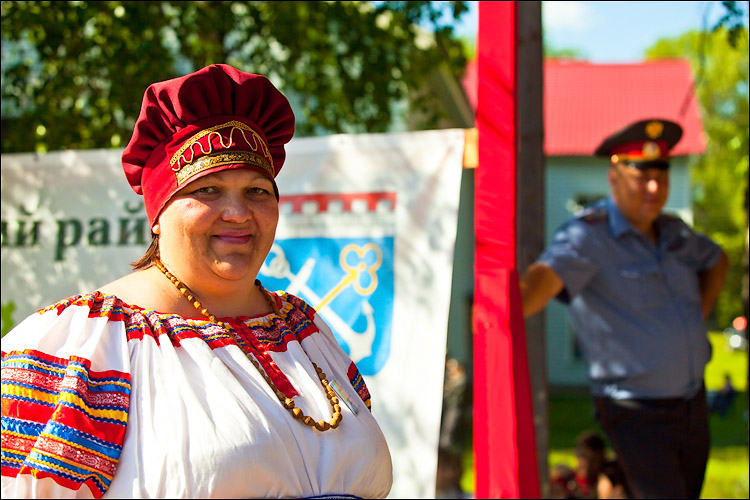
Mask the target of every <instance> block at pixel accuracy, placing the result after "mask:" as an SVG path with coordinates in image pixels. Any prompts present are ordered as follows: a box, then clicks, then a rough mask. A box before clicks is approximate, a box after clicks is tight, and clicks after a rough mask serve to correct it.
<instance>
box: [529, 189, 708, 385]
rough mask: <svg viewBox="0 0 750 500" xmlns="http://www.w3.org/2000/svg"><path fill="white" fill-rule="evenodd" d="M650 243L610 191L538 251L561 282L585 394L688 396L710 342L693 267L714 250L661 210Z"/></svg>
mask: <svg viewBox="0 0 750 500" xmlns="http://www.w3.org/2000/svg"><path fill="white" fill-rule="evenodd" d="M656 225H657V230H658V233H657V234H658V235H659V242H658V244H657V245H655V244H653V243H652V242H651V241H649V240H648V239H647V238H646V237H645V236H644V235H643V234H642V233H640V232H639V231H637V230H636V229H635V228H634V227H633V226H632V225H631V224H630V223H629V222H628V220H627V219H626V218H625V217H624V215H623V214H622V213H621V212H620V211H619V209H618V208H617V205H616V204H615V203H614V200H613V199H612V198H611V197H610V198H608V199H606V200H602V201H601V202H599V203H597V204H595V205H593V206H592V207H590V208H589V209H586V210H584V211H583V212H582V213H581V214H580V215H578V216H577V217H576V218H574V219H572V220H570V221H568V222H566V223H565V224H563V225H562V226H561V227H560V228H559V229H558V230H557V231H556V233H555V235H554V238H553V241H552V242H551V243H550V245H549V246H548V247H547V248H546V249H545V251H544V253H543V254H542V256H541V257H540V258H539V260H540V261H541V262H544V263H546V264H548V265H549V266H550V267H551V268H552V269H554V270H555V272H557V274H558V275H559V276H560V278H562V280H563V282H564V283H565V288H564V290H563V291H562V292H561V293H560V295H559V296H558V299H560V300H561V301H563V302H566V303H568V304H569V311H570V318H571V322H572V325H573V329H574V331H575V332H576V335H578V338H579V340H580V344H581V347H582V350H583V354H584V357H585V359H586V361H587V363H588V366H589V377H590V379H591V383H592V386H591V390H592V393H593V394H594V395H597V396H608V397H612V398H615V399H629V398H689V397H691V396H693V395H694V394H695V393H696V392H697V391H698V390H699V389H700V388H701V386H702V385H703V371H704V368H705V365H706V363H708V361H709V359H710V358H711V346H710V344H709V342H708V338H707V335H706V328H705V326H704V323H703V319H702V313H701V304H700V289H699V285H698V273H700V272H701V271H704V270H706V269H708V268H710V267H712V266H714V265H715V264H716V263H717V262H718V260H719V258H720V255H721V249H720V248H719V246H718V245H716V244H715V243H714V242H713V241H711V240H710V239H709V238H707V237H706V236H704V235H701V234H699V233H696V232H695V231H693V230H692V229H690V228H689V227H688V226H687V225H686V224H685V223H684V222H683V221H682V220H681V219H679V218H677V217H674V216H671V215H666V214H664V215H661V216H660V217H659V218H658V219H657V221H656Z"/></svg>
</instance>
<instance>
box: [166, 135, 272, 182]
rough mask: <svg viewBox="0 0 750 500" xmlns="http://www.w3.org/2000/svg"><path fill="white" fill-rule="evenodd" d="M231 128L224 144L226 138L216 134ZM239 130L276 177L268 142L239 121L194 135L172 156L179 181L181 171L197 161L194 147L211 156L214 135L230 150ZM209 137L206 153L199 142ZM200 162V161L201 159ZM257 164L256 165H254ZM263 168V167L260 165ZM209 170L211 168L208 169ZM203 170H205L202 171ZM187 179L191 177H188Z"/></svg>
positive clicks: (173, 166) (171, 164)
mask: <svg viewBox="0 0 750 500" xmlns="http://www.w3.org/2000/svg"><path fill="white" fill-rule="evenodd" d="M229 127H231V130H230V131H229V144H224V137H223V136H222V135H221V134H219V133H218V132H216V131H217V130H221V129H225V128H229ZM235 130H239V131H240V134H242V138H243V139H244V140H245V143H246V144H247V145H248V146H250V149H251V150H252V151H253V152H255V153H254V154H255V155H256V156H259V155H262V157H264V159H265V164H267V165H270V171H269V173H270V174H271V177H272V178H273V177H275V175H274V172H275V171H274V168H273V157H272V156H271V153H270V152H269V151H268V145H267V144H266V141H264V140H263V138H262V137H261V136H260V135H259V134H258V133H257V132H256V131H255V130H253V129H252V127H250V126H248V125H246V124H244V123H242V122H240V121H237V120H232V121H229V122H226V123H222V124H221V125H214V126H213V127H209V128H207V129H203V130H201V131H200V132H198V133H197V134H195V135H193V136H192V137H191V138H190V139H188V140H187V141H185V143H184V144H183V145H182V147H180V149H178V150H177V152H176V153H175V154H174V155H173V156H172V159H171V160H170V161H169V165H170V166H171V167H172V170H173V171H175V172H177V174H178V179H179V173H180V171H181V170H182V169H183V168H185V167H187V166H188V165H190V164H192V163H193V161H194V160H195V156H196V153H195V150H194V149H193V146H195V145H196V144H198V146H199V147H200V150H201V151H200V154H202V155H210V154H211V153H213V143H212V142H211V135H212V134H214V135H216V136H217V137H218V138H219V144H221V147H223V148H224V149H229V148H230V147H232V145H234V142H233V140H232V137H233V135H234V131H235ZM245 131H247V132H250V133H251V134H252V138H253V139H254V140H253V141H252V142H251V141H250V140H248V138H247V136H246V135H245ZM207 135H208V136H209V137H208V151H206V150H205V149H204V148H203V143H201V142H199V141H200V140H201V139H202V138H203V137H205V136H207ZM186 151H189V152H190V157H189V158H188V157H186V155H185V152H186ZM199 161H200V159H199ZM253 164H255V163H253ZM258 166H263V165H258ZM207 168H209V167H207ZM263 168H264V169H266V170H268V169H267V168H266V167H265V166H263ZM202 170H205V168H204V169H202ZM187 177H190V175H188V176H187ZM187 177H186V178H187ZM178 184H179V181H178Z"/></svg>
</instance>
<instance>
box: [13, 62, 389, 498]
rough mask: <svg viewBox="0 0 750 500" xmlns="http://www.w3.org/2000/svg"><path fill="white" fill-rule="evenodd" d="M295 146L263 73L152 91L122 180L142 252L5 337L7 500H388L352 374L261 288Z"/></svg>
mask: <svg viewBox="0 0 750 500" xmlns="http://www.w3.org/2000/svg"><path fill="white" fill-rule="evenodd" d="M293 133H294V115H293V113H292V110H291V107H290V106H289V103H288V101H287V99H286V98H285V97H284V96H283V95H282V94H281V93H280V92H279V91H278V90H277V89H276V88H275V87H274V86H273V85H272V84H271V83H270V81H269V80H268V79H267V78H265V77H263V76H260V75H253V74H248V73H244V72H242V71H238V70H237V69H235V68H232V67H231V66H227V65H223V64H215V65H211V66H208V67H206V68H203V69H201V70H200V71H197V72H195V73H193V74H190V75H187V76H184V77H180V78H175V79H172V80H167V81H164V82H159V83H154V84H152V85H151V86H149V88H148V89H147V90H146V92H145V94H144V98H143V104H142V107H141V112H140V115H139V117H138V120H137V121H136V124H135V130H134V132H133V136H132V138H131V140H130V142H129V143H128V145H127V147H126V148H125V150H124V152H123V155H122V163H123V168H124V170H125V174H126V177H127V179H128V182H129V183H130V185H131V186H132V188H133V189H134V190H135V192H136V193H138V194H140V195H143V197H144V204H145V207H146V213H147V216H148V220H149V224H150V227H151V232H152V235H153V241H152V244H151V246H150V248H149V249H148V251H147V252H146V254H145V255H144V256H143V257H142V258H141V259H140V260H139V261H137V262H135V263H133V267H134V272H133V273H131V274H129V275H126V276H124V277H122V278H120V279H117V280H116V281H113V282H112V283H109V284H107V285H104V286H102V287H101V288H99V289H98V290H95V291H93V292H91V293H86V294H82V295H76V296H73V297H69V298H67V299H65V300H61V301H59V302H57V303H56V304H53V305H50V306H49V307H46V308H44V309H41V310H40V311H38V312H37V313H35V314H33V315H31V316H29V317H28V318H27V319H25V320H24V321H23V322H21V323H20V324H19V325H18V326H17V327H16V328H15V329H14V330H13V331H11V332H10V333H9V334H8V335H6V336H5V338H3V342H2V496H3V498H6V497H8V498H10V497H50V498H65V497H67V498H71V497H82V498H83V497H94V498H99V497H114V498H125V497H138V498H156V497H159V498H209V497H214V498H242V497H244V498H264V497H265V498H289V497H292V498H293V497H297V498H300V497H307V498H311V497H314V498H327V497H335V498H357V497H362V498H365V497H371V498H376V497H385V496H386V495H387V494H388V492H389V491H390V488H391V484H392V477H393V476H392V468H391V458H390V453H389V451H388V446H387V444H386V441H385V438H384V436H383V434H382V432H381V430H380V428H379V426H378V424H377V422H376V421H375V419H374V418H373V416H372V414H371V412H370V396H369V393H368V390H367V387H366V385H365V383H364V381H363V379H362V376H361V374H360V373H359V371H358V370H357V367H356V366H355V364H354V363H353V362H352V360H351V359H350V358H349V357H348V356H347V355H346V353H345V352H344V351H343V350H342V349H341V347H340V346H339V345H338V343H337V342H336V340H335V339H334V336H333V334H332V332H331V330H330V328H329V327H328V326H327V325H326V324H325V323H324V322H323V320H322V319H321V318H320V316H319V315H318V314H317V313H316V311H315V310H313V308H312V307H310V306H309V305H308V304H306V303H305V302H304V301H303V300H301V299H300V298H298V297H295V296H293V295H290V294H287V293H284V292H277V293H271V292H269V291H267V290H265V289H264V288H263V287H262V285H261V284H260V282H259V281H257V279H256V276H257V274H258V272H259V270H260V268H261V265H262V264H263V262H264V260H265V258H266V256H267V255H268V253H269V251H270V249H271V245H272V243H273V240H274V235H275V231H276V226H277V223H278V218H279V205H278V189H277V186H276V183H275V180H274V179H275V177H276V175H278V173H279V171H280V170H281V167H282V165H283V163H284V159H285V155H286V153H285V150H284V145H285V144H286V143H287V142H288V141H289V140H290V139H291V138H292V135H293Z"/></svg>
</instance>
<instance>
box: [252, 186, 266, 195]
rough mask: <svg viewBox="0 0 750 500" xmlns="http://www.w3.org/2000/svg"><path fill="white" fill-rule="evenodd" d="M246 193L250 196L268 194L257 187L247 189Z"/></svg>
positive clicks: (264, 189) (263, 189)
mask: <svg viewBox="0 0 750 500" xmlns="http://www.w3.org/2000/svg"><path fill="white" fill-rule="evenodd" d="M248 192H249V193H250V194H268V193H269V191H268V190H267V189H266V188H262V187H259V186H256V187H252V188H250V189H248Z"/></svg>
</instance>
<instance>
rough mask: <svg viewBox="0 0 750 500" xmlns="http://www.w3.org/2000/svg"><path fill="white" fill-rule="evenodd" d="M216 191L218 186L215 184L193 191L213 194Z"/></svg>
mask: <svg viewBox="0 0 750 500" xmlns="http://www.w3.org/2000/svg"><path fill="white" fill-rule="evenodd" d="M215 192H216V188H215V187H213V186H204V187H201V188H198V189H196V190H195V191H193V193H195V194H212V193H215Z"/></svg>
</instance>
